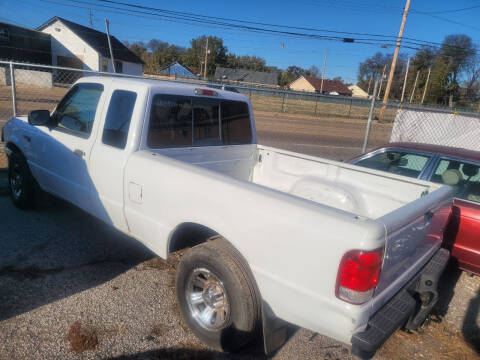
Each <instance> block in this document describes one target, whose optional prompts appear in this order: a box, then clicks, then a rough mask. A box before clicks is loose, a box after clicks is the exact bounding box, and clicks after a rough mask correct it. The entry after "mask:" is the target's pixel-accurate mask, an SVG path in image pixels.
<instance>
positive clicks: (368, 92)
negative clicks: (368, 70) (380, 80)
mask: <svg viewBox="0 0 480 360" xmlns="http://www.w3.org/2000/svg"><path fill="white" fill-rule="evenodd" d="M372 78H373V76H370V80H369V81H368V89H367V95H370V85H372Z"/></svg>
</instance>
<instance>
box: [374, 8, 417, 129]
mask: <svg viewBox="0 0 480 360" xmlns="http://www.w3.org/2000/svg"><path fill="white" fill-rule="evenodd" d="M409 9H410V0H407V2H406V4H405V9H404V10H403V17H402V24H401V25H400V30H399V32H398V37H397V45H396V47H395V52H394V53H393V59H392V66H390V74H389V75H388V82H387V87H386V88H385V96H384V97H383V106H382V109H381V110H380V116H379V117H378V120H379V121H382V119H383V114H384V112H385V109H386V108H387V104H388V96H389V95H390V89H391V87H392V81H393V75H394V74H395V66H397V59H398V52H399V51H400V45H401V44H402V37H403V30H404V29H405V23H406V22H407V15H408V10H409Z"/></svg>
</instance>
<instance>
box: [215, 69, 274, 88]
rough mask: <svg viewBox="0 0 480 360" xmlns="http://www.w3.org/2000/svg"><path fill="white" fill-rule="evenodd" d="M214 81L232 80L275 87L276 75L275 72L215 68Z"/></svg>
mask: <svg viewBox="0 0 480 360" xmlns="http://www.w3.org/2000/svg"><path fill="white" fill-rule="evenodd" d="M215 80H232V81H241V82H249V83H255V84H267V85H277V84H278V74H277V73H276V72H263V71H252V70H244V69H230V68H223V67H217V68H216V69H215Z"/></svg>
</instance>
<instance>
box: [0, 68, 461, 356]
mask: <svg viewBox="0 0 480 360" xmlns="http://www.w3.org/2000/svg"><path fill="white" fill-rule="evenodd" d="M2 137H3V140H4V141H5V143H6V151H7V155H8V157H9V180H10V188H11V197H12V200H13V202H14V203H15V204H16V205H17V206H19V207H21V208H27V207H29V206H31V205H32V203H33V198H34V193H35V191H37V190H39V189H41V190H43V191H46V192H48V193H50V194H53V195H55V196H58V197H61V198H63V199H65V200H67V201H69V202H71V203H73V204H75V205H77V206H78V207H80V208H82V209H84V210H85V211H87V212H89V213H90V214H92V215H93V216H95V217H97V218H99V219H101V220H103V221H104V222H106V223H108V224H111V225H112V226H114V227H115V228H117V229H119V230H120V231H123V232H124V233H126V234H128V235H130V236H132V237H134V238H136V239H138V240H139V241H141V242H142V243H143V244H145V245H146V246H147V247H148V248H150V249H151V250H152V251H153V252H154V253H156V254H157V255H158V256H160V257H162V258H167V257H168V256H169V254H171V253H172V252H174V251H178V250H180V249H185V248H189V249H188V250H187V251H186V253H185V254H184V255H183V257H182V260H181V262H180V264H179V267H178V269H177V278H176V291H177V297H178V303H179V306H180V308H181V312H182V315H183V317H184V319H185V321H186V323H187V324H188V325H189V326H190V328H191V329H192V330H193V331H194V333H195V334H196V335H197V336H198V337H199V338H200V339H202V340H203V341H205V342H206V343H208V344H209V345H212V346H215V347H219V348H222V349H223V350H226V351H236V350H239V349H241V348H244V347H245V346H247V345H248V344H250V343H252V342H253V341H255V340H256V339H260V338H261V336H262V333H263V341H264V345H265V349H266V351H267V352H271V351H273V350H275V349H276V348H278V346H280V345H281V344H282V341H284V340H285V326H283V324H284V323H285V321H286V322H290V323H293V324H295V325H298V326H302V327H305V328H307V329H311V330H313V331H316V332H319V333H321V334H324V335H327V336H330V337H332V338H334V339H336V340H339V341H341V342H344V343H346V344H348V345H351V346H352V350H353V352H354V354H357V355H359V356H362V357H368V356H370V355H371V354H372V353H373V352H374V351H375V350H376V349H378V348H379V347H380V346H381V345H382V343H383V342H384V341H385V340H386V339H387V338H388V337H389V336H390V335H391V334H392V333H393V332H394V331H395V330H396V329H398V328H399V327H402V326H404V327H406V328H409V329H415V328H416V327H418V326H419V325H421V324H422V322H423V321H424V320H425V318H426V317H427V315H428V313H429V311H430V310H431V308H432V307H433V305H434V304H435V303H436V301H437V298H438V295H437V291H436V288H437V283H438V279H439V277H440V274H441V273H442V271H443V268H444V266H445V264H446V262H447V259H448V256H449V254H448V251H446V250H443V249H440V243H441V241H442V236H443V229H444V227H445V225H446V222H447V221H448V218H449V216H450V207H451V202H452V190H451V189H450V188H449V187H448V186H440V185H437V184H433V183H428V182H423V181H419V180H414V179H410V178H405V177H401V176H397V175H394V174H387V173H384V172H379V171H375V170H370V169H366V168H361V167H357V166H354V165H349V164H343V163H338V162H334V161H329V160H325V159H321V158H317V157H312V156H306V155H302V154H296V153H292V152H288V151H284V150H279V149H274V148H270V147H267V146H262V145H258V144H257V139H256V135H255V124H254V121H253V114H252V109H251V105H250V103H249V101H248V99H247V98H246V97H245V96H243V95H241V94H237V93H234V92H229V91H224V90H218V89H211V88H208V87H202V86H200V85H199V86H187V85H183V84H175V83H169V82H160V81H149V80H139V79H122V78H108V77H87V78H83V79H80V80H79V81H78V82H77V83H75V84H74V85H73V87H72V88H71V90H70V91H69V92H68V93H67V94H66V95H65V97H64V98H63V99H62V100H61V102H60V103H59V104H58V106H57V108H56V110H55V111H54V112H53V113H52V114H50V113H49V112H48V111H46V110H37V111H32V112H31V113H30V114H29V115H28V118H27V117H15V118H12V119H10V120H9V121H8V122H7V123H6V125H5V126H4V129H3V132H2ZM402 165H405V164H399V166H402ZM410 165H412V164H410ZM279 319H282V320H279Z"/></svg>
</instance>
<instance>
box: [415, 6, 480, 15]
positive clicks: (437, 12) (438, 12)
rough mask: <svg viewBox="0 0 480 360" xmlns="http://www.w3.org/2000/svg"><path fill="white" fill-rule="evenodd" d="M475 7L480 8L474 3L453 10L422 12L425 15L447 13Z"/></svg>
mask: <svg viewBox="0 0 480 360" xmlns="http://www.w3.org/2000/svg"><path fill="white" fill-rule="evenodd" d="M477 8H480V5H474V6H469V7H466V8H461V9H454V10H443V11H424V12H423V13H424V14H425V15H426V14H447V13H455V12H460V11H466V10H471V9H477Z"/></svg>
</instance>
